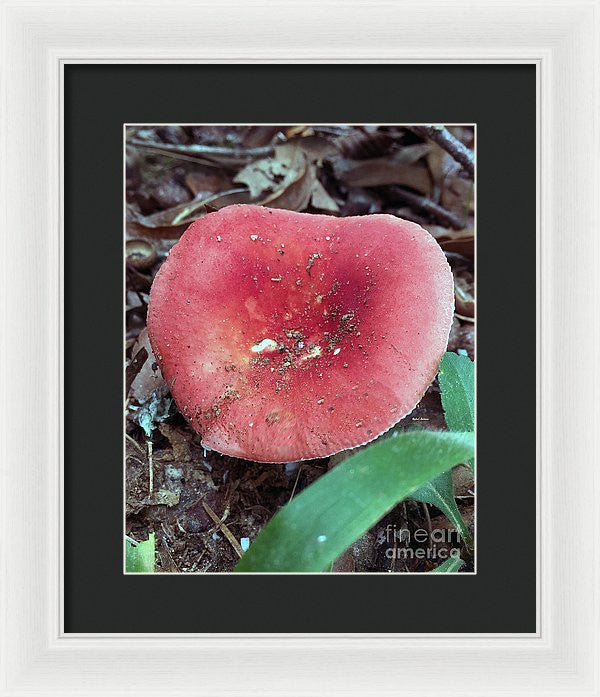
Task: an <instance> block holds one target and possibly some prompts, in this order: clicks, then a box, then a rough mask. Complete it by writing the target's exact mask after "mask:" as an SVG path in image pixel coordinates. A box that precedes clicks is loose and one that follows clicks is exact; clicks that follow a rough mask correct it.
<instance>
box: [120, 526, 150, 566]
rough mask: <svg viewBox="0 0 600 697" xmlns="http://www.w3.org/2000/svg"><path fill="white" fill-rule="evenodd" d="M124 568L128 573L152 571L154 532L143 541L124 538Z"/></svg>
mask: <svg viewBox="0 0 600 697" xmlns="http://www.w3.org/2000/svg"><path fill="white" fill-rule="evenodd" d="M125 569H126V571H127V572H128V573H138V574H139V573H142V574H151V573H153V571H154V533H153V532H151V533H150V535H149V536H148V539H147V540H146V541H145V542H138V543H137V544H134V543H133V542H130V541H129V540H125Z"/></svg>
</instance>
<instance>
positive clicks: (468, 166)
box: [412, 126, 475, 179]
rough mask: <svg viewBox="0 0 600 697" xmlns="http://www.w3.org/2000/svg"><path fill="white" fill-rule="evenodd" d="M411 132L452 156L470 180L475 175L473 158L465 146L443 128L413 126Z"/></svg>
mask: <svg viewBox="0 0 600 697" xmlns="http://www.w3.org/2000/svg"><path fill="white" fill-rule="evenodd" d="M412 130H413V131H414V132H415V133H416V134H417V135H419V136H421V137H422V138H429V139H430V140H433V141H434V143H437V144H438V145H439V146H440V147H441V148H444V150H445V151H446V152H447V153H449V154H450V155H452V157H453V158H454V159H455V160H456V161H457V162H458V163H460V164H461V165H462V166H463V167H464V169H465V171H466V172H467V173H468V174H469V176H470V177H471V179H473V176H474V175H475V158H474V157H473V153H472V152H471V150H469V148H467V146H466V145H464V144H463V143H461V142H460V140H458V138H455V137H454V136H453V135H452V133H450V131H449V130H448V129H447V128H446V127H445V126H413V127H412Z"/></svg>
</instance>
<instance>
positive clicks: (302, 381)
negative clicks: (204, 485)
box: [148, 205, 454, 462]
mask: <svg viewBox="0 0 600 697" xmlns="http://www.w3.org/2000/svg"><path fill="white" fill-rule="evenodd" d="M453 298H454V296H453V282H452V274H451V271H450V268H449V266H448V264H447V262H446V259H445V257H444V254H443V252H442V250H441V249H440V247H439V246H438V244H437V243H436V242H435V240H434V239H433V238H432V237H431V236H430V235H429V234H428V233H427V232H425V230H423V229H422V228H421V227H419V226H418V225H416V224H414V223H410V222H407V221H404V220H401V219H399V218H396V217H393V216H388V215H370V216H361V217H351V218H335V217H332V216H325V215H312V214H307V213H294V212H290V211H285V210H278V209H268V208H264V207H259V206H246V205H235V206H228V207H227V208H223V209H221V210H220V211H218V212H216V213H211V214H210V215H207V216H205V217H203V218H201V219H200V220H198V221H196V222H195V223H193V224H192V225H191V226H190V227H189V228H188V229H187V230H186V232H185V233H184V235H183V236H182V237H181V239H180V241H179V242H178V243H177V244H176V245H175V246H174V247H173V249H172V250H171V253H170V255H169V257H168V259H167V260H166V262H165V263H164V264H163V266H162V267H161V269H160V271H159V272H158V274H157V276H156V278H155V281H154V284H153V286H152V290H151V294H150V305H149V309H148V331H149V335H150V339H151V343H152V347H153V350H154V353H155V354H156V356H157V360H158V361H159V363H160V366H161V369H162V371H163V375H164V378H165V380H166V381H167V384H168V385H172V388H171V391H172V393H173V396H174V398H175V401H176V402H177V404H178V406H179V409H180V410H181V412H182V413H183V415H184V416H185V417H186V418H187V419H188V421H189V422H190V423H191V424H192V426H193V427H194V428H195V430H196V431H198V433H200V435H201V436H202V442H203V444H204V445H205V446H207V447H209V448H212V449H213V450H217V451H218V452H221V453H224V454H227V455H231V456H234V457H241V458H246V459H249V460H256V461H260V462H288V461H292V460H300V459H308V458H315V457H325V456H327V455H330V454H333V453H335V452H339V451H340V450H344V449H346V448H352V447H355V446H357V445H360V444H362V443H365V442H367V441H369V440H372V439H374V438H376V437H377V436H378V435H380V434H381V433H383V432H384V431H386V430H387V429H388V428H390V427H391V426H392V425H393V424H394V423H396V422H397V421H398V420H400V419H401V418H402V417H403V416H405V415H406V414H407V413H408V412H410V411H411V410H412V409H413V408H414V406H415V405H416V404H417V402H418V401H419V399H420V398H421V396H422V395H423V393H424V392H425V390H426V389H427V387H428V385H429V384H430V383H431V381H432V379H433V378H434V376H435V374H436V371H437V366H438V363H439V360H440V358H441V356H442V354H443V352H444V350H445V348H446V344H447V340H448V333H449V330H450V325H451V322H452V315H453V307H454V304H453V303H454V299H453Z"/></svg>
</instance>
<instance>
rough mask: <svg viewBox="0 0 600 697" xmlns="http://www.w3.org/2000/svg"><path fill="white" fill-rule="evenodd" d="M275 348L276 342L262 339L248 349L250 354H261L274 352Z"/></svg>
mask: <svg viewBox="0 0 600 697" xmlns="http://www.w3.org/2000/svg"><path fill="white" fill-rule="evenodd" d="M276 348H277V342H276V341H273V339H263V340H262V341H261V342H259V343H258V344H254V346H253V347H252V348H251V349H250V350H251V351H252V353H262V352H263V351H274V350H275V349H276Z"/></svg>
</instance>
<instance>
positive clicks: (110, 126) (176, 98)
mask: <svg viewBox="0 0 600 697" xmlns="http://www.w3.org/2000/svg"><path fill="white" fill-rule="evenodd" d="M257 90H258V92H257ZM535 109H536V105H535V68H534V67H533V66H359V65H353V66H315V65H310V66H190V65H187V66H139V65H138V66H129V65H128V66H126V65H123V66H118V65H107V66H100V65H99V66H89V65H86V66H83V65H82V66H77V65H70V66H66V67H65V149H66V152H65V257H66V258H65V262H66V263H65V269H66V278H65V317H66V320H65V321H66V328H65V329H66V335H65V366H66V385H65V410H66V413H65V423H66V426H65V446H66V448H65V450H66V462H65V530H66V532H65V630H66V631H67V632H237V631H239V632H533V631H535V629H536V627H535V617H536V603H535V590H536V582H535V566H536V556H535V143H536V139H535V113H536V112H535ZM429 121H435V122H448V123H461V122H462V123H471V122H476V123H477V144H478V153H477V154H478V170H477V214H478V226H477V231H478V247H477V264H478V269H477V270H478V364H477V371H478V383H477V388H478V404H477V408H478V463H479V471H478V517H477V524H478V547H479V550H478V573H477V575H476V576H452V577H446V576H422V575H419V576H402V575H400V574H395V575H390V576H361V575H358V574H357V575H354V576H352V577H348V576H331V575H323V576H321V575H317V576H295V575H289V576H229V575H216V576H192V577H189V578H186V579H185V580H184V579H182V578H181V577H180V576H153V577H133V576H124V575H123V574H122V548H121V541H122V537H121V536H122V456H123V454H122V370H123V362H122V358H123V354H122V307H123V305H122V303H123V298H122V235H121V231H122V214H123V209H122V205H123V203H122V184H123V182H122V134H123V123H128V122H130V123H131V122H133V123H140V122H149V123H152V122H164V123H169V122H187V123H190V122H192V123H193V122H209V123H210V122H220V123H235V122H246V123H254V122H271V123H273V122H278V123H303V122H308V123H316V122H321V123H323V122H336V123H347V122H354V123H374V122H375V123H377V122H390V123H411V122H413V123H419V122H429ZM507 226H510V230H511V232H510V234H507V232H506V228H507ZM100 272H101V279H100V280H99V276H98V275H99V274H100ZM99 289H101V290H100V291H99ZM89 317H94V322H93V323H90V321H89ZM508 423H511V424H512V426H511V428H510V441H509V440H508V439H507V438H506V437H502V435H499V434H502V433H505V432H506V425H507V424H508ZM90 491H94V492H95V494H94V496H93V497H90V496H85V497H82V496H81V495H79V492H90ZM507 505H509V506H510V509H511V516H510V517H506V516H504V514H503V510H504V508H505V506H507ZM90 540H93V541H94V544H90ZM142 607H143V608H147V609H148V611H145V612H140V608H142Z"/></svg>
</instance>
